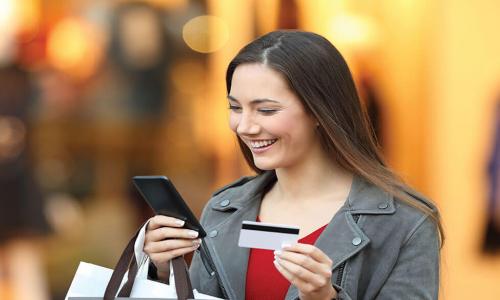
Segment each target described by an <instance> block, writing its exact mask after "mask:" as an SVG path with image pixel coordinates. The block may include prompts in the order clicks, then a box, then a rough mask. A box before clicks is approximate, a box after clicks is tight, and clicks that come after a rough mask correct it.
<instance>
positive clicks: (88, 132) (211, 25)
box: [0, 0, 500, 299]
mask: <svg viewBox="0 0 500 300" xmlns="http://www.w3.org/2000/svg"><path fill="white" fill-rule="evenodd" d="M498 12H500V3H498V1H493V0H479V1H476V2H474V3H472V2H470V1H465V0H459V1H451V0H440V1H417V0H411V1H396V0H386V1H362V0H338V1H332V0H313V1H310V0H309V1H308V0H295V1H294V0H237V1H233V0H149V1H125V0H114V1H103V0H90V1H89V0H86V1H82V0H72V1H62V0H46V1H43V0H21V1H18V0H0V70H1V72H6V70H9V69H12V68H16V69H19V70H21V71H22V72H23V73H24V74H26V76H27V77H26V78H27V80H28V81H29V83H28V84H27V85H26V86H25V87H23V88H20V89H21V90H19V92H21V91H22V89H25V91H26V92H27V95H28V96H26V97H25V102H24V104H23V105H22V109H23V111H24V113H23V117H22V118H18V119H19V120H21V121H22V122H21V123H19V122H18V121H16V120H18V119H15V120H14V119H13V115H12V113H10V112H9V113H8V112H7V110H2V111H0V164H1V163H3V160H4V161H7V158H9V157H10V158H12V157H16V158H17V157H18V156H19V155H21V154H20V153H23V155H26V157H27V161H29V171H26V170H28V169H26V170H25V171H22V172H25V173H23V174H31V175H32V178H33V182H34V183H35V184H36V186H38V187H39V189H40V194H41V196H40V197H41V198H40V199H42V198H43V199H42V200H40V201H39V204H40V205H41V206H40V207H42V206H43V209H42V208H40V210H43V215H44V218H45V219H46V221H47V222H48V224H49V225H50V227H51V231H50V232H49V231H48V230H43V232H38V234H36V236H33V235H24V234H23V235H22V240H23V241H29V244H28V246H27V248H26V247H25V248H23V249H29V250H33V249H34V250H33V251H31V252H30V251H27V252H22V253H25V255H26V257H31V261H37V262H38V263H34V265H35V267H37V268H38V271H34V272H33V274H35V275H33V276H32V277H33V278H35V279H33V283H32V284H33V286H35V285H36V286H40V288H39V289H38V290H39V291H40V297H39V299H63V298H64V295H65V292H66V290H67V288H68V286H69V283H70V281H71V278H72V275H73V273H74V271H75V269H76V266H77V264H78V262H79V261H80V260H84V261H89V262H93V263H96V264H101V265H105V266H112V265H113V263H114V262H115V261H116V259H117V256H118V254H119V252H120V251H121V248H122V247H123V245H124V244H125V242H126V240H127V239H128V237H129V236H130V234H131V233H132V232H133V231H134V229H135V228H136V227H137V226H138V224H140V223H141V222H142V221H143V220H145V219H146V218H147V217H148V216H149V215H150V214H151V213H150V211H149V209H148V207H146V206H145V205H144V204H143V201H142V200H141V199H140V197H139V195H138V194H137V193H136V192H135V190H134V188H133V186H132V185H131V177H132V176H134V175H151V174H164V175H167V176H169V177H171V178H172V179H173V181H174V183H175V184H176V186H177V187H178V189H179V190H180V192H181V193H182V194H183V196H184V198H186V199H187V200H188V201H189V203H190V205H191V206H192V208H193V209H194V210H195V212H196V213H197V214H199V213H201V209H202V208H203V206H204V204H205V202H206V201H207V199H208V198H209V197H210V193H211V191H213V190H214V189H215V188H216V187H218V186H221V185H223V184H225V183H227V182H229V181H231V180H234V179H236V178H238V177H239V176H242V175H247V174H251V172H250V170H249V169H248V168H247V167H246V166H245V164H244V161H243V159H242V157H241V156H240V154H239V150H238V146H237V142H236V140H235V138H234V136H233V134H232V133H231V132H230V130H229V129H228V126H227V109H226V107H227V100H226V97H225V96H226V87H225V80H224V79H225V68H226V66H227V63H228V62H229V61H230V59H231V58H232V57H233V56H234V55H235V54H236V52H237V51H238V50H239V49H240V48H241V47H242V46H243V45H245V44H246V43H247V42H249V41H250V40H252V39H253V38H255V37H256V36H259V35H261V34H263V33H265V32H268V31H271V30H274V29H277V28H289V29H293V28H298V29H303V30H309V31H314V32H317V33H320V34H322V35H324V36H326V37H327V38H328V39H330V40H331V41H332V42H333V44H334V45H336V46H337V47H338V48H339V49H340V51H341V52H342V53H343V54H344V55H345V57H346V59H347V60H348V62H349V65H350V66H351V68H352V71H353V73H354V76H355V78H356V80H357V82H358V87H359V90H360V93H361V95H362V97H363V99H364V101H365V102H366V104H367V106H368V107H369V111H370V112H371V116H372V120H373V121H374V124H375V125H376V126H375V127H376V129H377V134H378V137H379V140H380V141H381V144H382V147H383V150H384V153H385V154H386V155H387V159H388V162H389V164H390V165H391V166H392V167H394V168H395V169H396V170H397V171H398V172H399V173H400V174H401V175H402V177H403V178H404V179H405V180H406V181H408V182H409V183H410V184H412V185H414V186H415V187H416V188H418V189H419V190H422V191H423V192H424V193H425V194H427V195H429V196H430V197H431V198H433V199H434V200H435V201H436V202H437V204H438V206H439V207H440V208H441V211H442V214H443V219H444V226H445V230H446V233H447V240H446V243H445V247H444V249H443V262H442V279H443V280H442V297H441V298H442V299H461V298H462V297H463V294H464V289H465V288H466V287H474V296H475V297H476V298H479V299H495V295H498V294H500V287H499V286H498V284H497V283H498V281H499V280H500V256H499V255H498V254H496V255H495V254H493V255H491V254H488V255H485V254H483V253H482V252H481V243H482V237H483V235H484V234H483V231H484V226H485V222H486V216H487V209H488V204H487V200H486V199H487V198H488V197H487V181H486V164H487V162H488V159H489V155H490V152H489V151H490V150H489V149H490V148H491V147H492V143H493V140H492V138H491V137H492V136H493V131H494V124H495V121H494V118H495V109H496V100H497V99H496V98H497V97H496V95H497V94H498V90H499V89H500V85H499V83H500V56H498V53H500V38H499V37H498V34H497V28H499V27H500V21H499V19H498V17H497V16H498ZM4 78H5V77H1V76H0V80H3V81H2V82H1V83H0V86H2V84H6V83H7V80H6V79H4ZM8 78H10V75H9V76H8ZM7 85H8V83H7ZM18 89H19V88H18ZM1 93H2V91H0V95H2V94H1ZM0 99H3V98H1V97H0ZM9 99H10V98H9ZM2 101H4V102H5V103H6V101H7V100H2ZM5 103H0V104H1V105H0V107H1V108H2V109H3V108H4V107H7V106H6V105H3V104H5ZM13 120H14V121H13ZM19 124H21V125H19ZM21 137H22V138H21ZM23 139H26V140H23ZM19 141H23V142H19ZM21 144H22V145H23V146H19V145H21ZM28 146H29V147H28ZM16 151H18V152H16ZM23 151H25V152H23ZM10 158H9V159H10ZM28 158H29V159H28ZM2 159H3V160H2ZM0 166H2V168H4V166H5V165H0ZM4 170H6V169H2V170H1V171H4ZM1 171H0V174H3V173H2V172H1ZM4 173H6V174H11V172H7V171H5V172H4ZM4 177H5V176H4ZM4 177H2V178H1V179H4ZM6 191H7V189H4V190H0V209H2V210H5V209H8V208H7V207H8V206H7V205H5V204H6V203H8V202H9V201H21V200H19V199H11V198H10V197H14V196H11V195H14V194H13V193H12V192H10V194H7V192H6ZM16 197H20V196H16ZM2 213H4V212H2ZM0 215H3V214H0ZM0 224H3V223H1V222H0ZM499 224H500V221H499ZM3 230H4V228H0V231H3ZM0 233H4V232H0ZM16 234H17V233H16ZM1 236H2V237H3V235H1ZM16 237H17V236H16ZM14 241H15V242H16V243H17V242H18V241H19V240H18V239H17V238H16V239H14V238H12V237H9V238H5V239H4V240H2V241H0V242H1V243H0V299H20V298H15V297H16V293H17V292H16V285H15V284H14V283H13V282H14V279H15V276H13V273H14V271H12V270H13V269H15V266H14V265H13V264H15V262H17V261H19V256H17V257H18V258H17V260H13V261H14V263H13V262H12V261H10V262H9V257H10V256H9V253H12V252H13V250H9V249H11V248H9V247H10V246H11V245H12V244H10V242H14ZM9 245H10V246H9ZM23 245H24V244H23ZM19 253H21V252H19ZM21 260H22V259H21ZM9 265H10V267H9ZM36 274H38V275H36ZM13 278H14V279H13ZM25 284H28V285H29V283H25ZM44 286H45V287H44ZM467 293H471V291H468V292H467ZM44 295H45V296H44ZM31 299H36V298H31Z"/></svg>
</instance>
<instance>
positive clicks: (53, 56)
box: [47, 18, 102, 78]
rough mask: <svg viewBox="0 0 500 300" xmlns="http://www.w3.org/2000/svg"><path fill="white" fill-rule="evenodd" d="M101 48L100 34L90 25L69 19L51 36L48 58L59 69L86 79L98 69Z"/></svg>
mask: <svg viewBox="0 0 500 300" xmlns="http://www.w3.org/2000/svg"><path fill="white" fill-rule="evenodd" d="M101 46H102V45H101V40H100V36H99V34H98V33H97V32H96V31H95V30H94V29H93V28H92V27H91V26H90V25H89V24H86V23H84V22H83V21H81V20H78V19H75V18H67V19H65V20H63V21H61V22H60V23H58V24H57V25H56V27H55V28H54V30H53V31H52V32H51V34H50V35H49V40H48V44H47V56H48V59H49V61H50V63H51V64H52V65H53V66H54V67H56V68H57V69H59V70H62V71H65V72H67V73H69V74H71V75H73V76H75V77H79V78H84V77H87V76H89V75H90V74H92V72H93V71H94V70H95V68H96V67H97V65H98V63H99V61H100V58H101V56H102V47H101Z"/></svg>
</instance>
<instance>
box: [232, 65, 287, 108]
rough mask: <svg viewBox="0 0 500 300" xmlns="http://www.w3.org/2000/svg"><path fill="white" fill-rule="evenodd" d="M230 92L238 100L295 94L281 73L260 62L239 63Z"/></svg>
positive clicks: (282, 97)
mask: <svg viewBox="0 0 500 300" xmlns="http://www.w3.org/2000/svg"><path fill="white" fill-rule="evenodd" d="M229 94H230V95H231V96H232V97H234V98H236V99H238V100H240V99H242V100H251V99H256V98H276V99H286V98H288V97H290V96H295V95H294V93H293V92H292V91H291V90H290V88H289V87H288V83H287V81H286V80H285V78H284V76H283V75H282V74H281V73H279V72H278V71H275V70H273V69H271V68H270V67H268V66H266V65H264V64H260V63H252V64H242V65H239V66H238V67H237V68H236V69H235V71H234V73H233V78H232V81H231V90H230V92H229Z"/></svg>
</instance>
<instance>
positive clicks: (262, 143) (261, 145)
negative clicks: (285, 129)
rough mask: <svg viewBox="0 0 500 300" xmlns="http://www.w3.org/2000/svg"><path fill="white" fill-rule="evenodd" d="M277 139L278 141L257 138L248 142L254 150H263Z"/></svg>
mask: <svg viewBox="0 0 500 300" xmlns="http://www.w3.org/2000/svg"><path fill="white" fill-rule="evenodd" d="M276 141H278V139H270V140H255V141H248V144H249V145H250V148H251V149H252V150H263V149H266V148H268V147H270V146H271V145H273V144H274V143H276Z"/></svg>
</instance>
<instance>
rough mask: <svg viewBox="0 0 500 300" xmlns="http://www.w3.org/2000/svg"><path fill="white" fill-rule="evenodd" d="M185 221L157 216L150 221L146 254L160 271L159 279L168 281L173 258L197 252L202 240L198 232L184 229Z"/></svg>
mask: <svg viewBox="0 0 500 300" xmlns="http://www.w3.org/2000/svg"><path fill="white" fill-rule="evenodd" d="M182 226H184V221H182V220H179V219H176V218H172V217H167V216H162V215H157V216H154V217H152V218H151V219H149V222H148V226H147V227H146V237H145V240H144V252H145V253H146V254H147V255H148V256H149V259H150V260H151V261H152V262H153V264H154V265H155V266H156V268H157V269H158V279H160V280H163V281H167V280H168V278H169V264H170V260H171V259H172V258H175V257H177V256H181V255H184V254H187V253H190V252H192V251H194V250H196V249H197V248H198V247H199V246H200V244H201V239H198V232H197V231H194V230H189V229H185V228H182Z"/></svg>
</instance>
